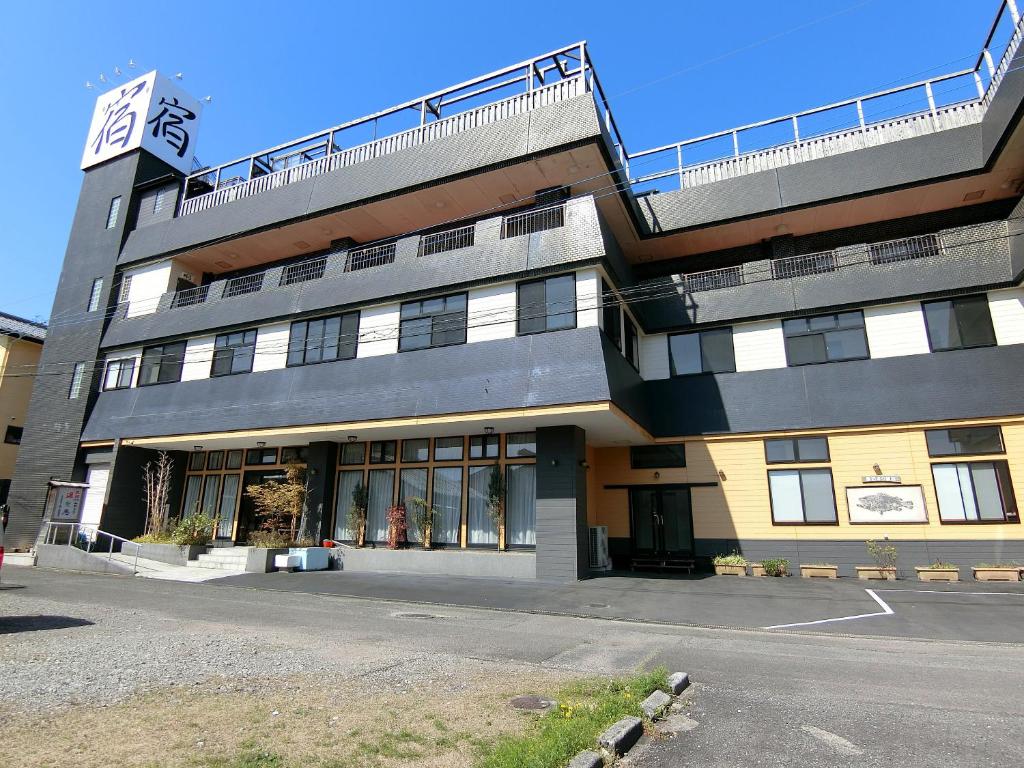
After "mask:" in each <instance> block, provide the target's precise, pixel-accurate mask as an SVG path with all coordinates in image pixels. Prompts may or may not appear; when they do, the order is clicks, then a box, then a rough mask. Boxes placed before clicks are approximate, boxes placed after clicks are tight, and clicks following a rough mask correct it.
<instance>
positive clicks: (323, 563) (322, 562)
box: [288, 547, 329, 571]
mask: <svg viewBox="0 0 1024 768" xmlns="http://www.w3.org/2000/svg"><path fill="white" fill-rule="evenodd" d="M288 554H289V555H297V556H298V558H299V565H298V568H299V570H300V571H326V570H327V564H328V555H329V552H328V550H327V547H292V548H291V549H289V550H288Z"/></svg>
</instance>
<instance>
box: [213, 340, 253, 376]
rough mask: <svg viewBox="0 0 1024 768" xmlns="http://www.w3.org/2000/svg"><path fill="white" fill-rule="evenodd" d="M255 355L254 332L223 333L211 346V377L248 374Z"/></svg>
mask: <svg viewBox="0 0 1024 768" xmlns="http://www.w3.org/2000/svg"><path fill="white" fill-rule="evenodd" d="M255 355H256V330H255V329H252V330H249V331H239V332H238V333H224V334H221V335H220V336H218V337H217V340H216V341H215V342H214V344H213V367H212V369H211V370H210V375H211V376H230V375H231V374H233V373H249V372H250V371H252V361H253V358H254V357H255Z"/></svg>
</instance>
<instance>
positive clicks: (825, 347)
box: [782, 309, 868, 365]
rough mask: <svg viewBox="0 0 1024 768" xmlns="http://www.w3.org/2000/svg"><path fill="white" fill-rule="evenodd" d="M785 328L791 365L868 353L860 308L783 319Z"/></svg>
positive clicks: (863, 356)
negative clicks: (829, 313)
mask: <svg viewBox="0 0 1024 768" xmlns="http://www.w3.org/2000/svg"><path fill="white" fill-rule="evenodd" d="M782 331H783V334H784V335H785V337H786V360H787V361H788V363H789V365H810V364H812V363H835V362H839V361H840V360H863V359H864V358H866V357H867V356H868V338H867V336H866V335H865V333H864V313H863V312H861V311H860V310H859V309H858V310H857V311H855V312H840V313H839V314H835V315H819V316H817V317H798V318H795V319H793V320H783V321H782Z"/></svg>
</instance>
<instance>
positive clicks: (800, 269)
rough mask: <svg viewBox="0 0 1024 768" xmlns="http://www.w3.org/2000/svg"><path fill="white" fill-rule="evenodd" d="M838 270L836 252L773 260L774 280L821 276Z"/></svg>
mask: <svg viewBox="0 0 1024 768" xmlns="http://www.w3.org/2000/svg"><path fill="white" fill-rule="evenodd" d="M837 269H839V260H838V258H837V257H836V252H835V251H821V252H820V253H805V254H802V255H800V256H784V257H783V258H781V259H772V280H785V279H787V278H790V277H806V276H807V275H821V274H824V273H825V272H835V271H836V270H837Z"/></svg>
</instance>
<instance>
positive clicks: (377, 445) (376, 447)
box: [370, 440, 396, 464]
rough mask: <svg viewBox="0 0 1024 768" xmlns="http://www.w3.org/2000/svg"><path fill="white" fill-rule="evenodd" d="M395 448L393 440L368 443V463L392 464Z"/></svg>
mask: <svg viewBox="0 0 1024 768" xmlns="http://www.w3.org/2000/svg"><path fill="white" fill-rule="evenodd" d="M395 447H396V446H395V441H394V440H377V441H374V442H372V443H370V463H371V464H394V463H395Z"/></svg>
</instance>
